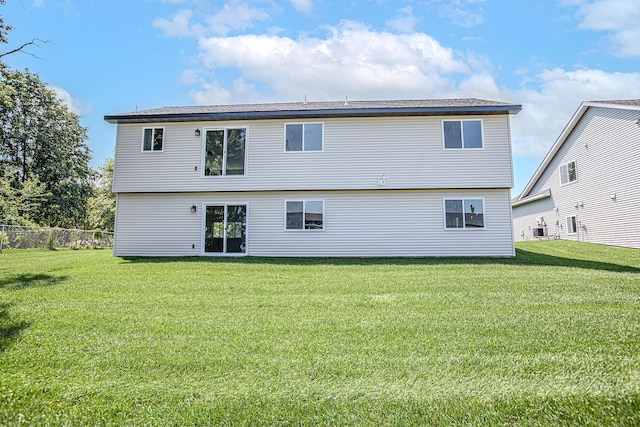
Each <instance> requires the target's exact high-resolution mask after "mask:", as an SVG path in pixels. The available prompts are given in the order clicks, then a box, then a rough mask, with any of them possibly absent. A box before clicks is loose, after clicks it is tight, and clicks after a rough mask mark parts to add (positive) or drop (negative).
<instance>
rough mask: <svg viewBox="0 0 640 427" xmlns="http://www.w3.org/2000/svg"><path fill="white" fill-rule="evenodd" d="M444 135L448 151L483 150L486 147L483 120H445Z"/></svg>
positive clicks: (443, 122)
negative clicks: (483, 140) (483, 139)
mask: <svg viewBox="0 0 640 427" xmlns="http://www.w3.org/2000/svg"><path fill="white" fill-rule="evenodd" d="M442 133H443V139H444V148H445V149H447V150H449V149H452V150H455V149H467V150H468V149H481V148H483V146H484V144H483V142H482V121H481V120H443V121H442Z"/></svg>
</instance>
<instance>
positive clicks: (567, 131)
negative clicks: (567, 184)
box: [511, 99, 640, 207]
mask: <svg viewBox="0 0 640 427" xmlns="http://www.w3.org/2000/svg"><path fill="white" fill-rule="evenodd" d="M590 107H604V108H618V109H624V110H638V111H640V99H620V100H609V101H588V102H583V103H582V104H580V107H579V108H578V110H577V111H576V112H575V113H574V114H573V117H571V120H569V123H567V125H566V126H565V128H564V129H563V131H562V133H561V134H560V136H559V137H558V139H556V142H555V143H554V144H553V146H551V149H550V150H549V152H548V153H547V155H546V156H545V158H544V159H543V160H542V163H540V166H538V169H536V171H535V173H534V174H533V176H532V177H531V179H530V180H529V182H528V183H527V185H526V186H525V187H524V190H522V193H520V195H519V196H517V197H515V198H514V199H513V200H512V203H511V205H512V206H513V207H515V206H519V205H523V204H525V203H529V202H533V201H534V200H539V199H541V198H544V197H549V196H551V190H549V189H545V190H542V191H539V192H537V193H535V194H529V193H530V191H531V190H532V189H533V187H534V186H535V185H536V183H537V182H538V180H539V179H540V177H541V176H542V174H543V173H544V171H545V170H546V169H547V166H549V163H551V161H552V160H553V158H554V157H555V155H556V153H557V152H558V151H559V150H560V148H561V147H562V145H563V144H564V143H565V141H566V140H567V138H568V137H569V135H571V132H572V131H573V129H574V128H575V127H576V125H577V124H578V123H579V122H580V119H582V116H584V113H586V111H587V110H588V109H589V108H590ZM547 191H548V192H549V194H548V195H544V194H543V193H546V192H547Z"/></svg>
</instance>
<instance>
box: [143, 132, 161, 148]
mask: <svg viewBox="0 0 640 427" xmlns="http://www.w3.org/2000/svg"><path fill="white" fill-rule="evenodd" d="M163 139H164V128H144V130H143V132H142V151H162V150H163Z"/></svg>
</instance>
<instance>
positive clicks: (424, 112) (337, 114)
mask: <svg viewBox="0 0 640 427" xmlns="http://www.w3.org/2000/svg"><path fill="white" fill-rule="evenodd" d="M521 110H522V106H520V105H505V106H495V105H493V106H476V107H473V106H472V107H468V106H465V107H427V108H419V107H408V108H392V109H390V108H350V109H343V108H341V109H327V110H283V111H248V112H247V111H244V112H219V113H216V112H209V113H175V114H171V113H160V114H144V113H138V114H136V113H129V114H114V115H106V116H104V120H105V121H107V122H108V123H111V124H118V123H156V122H194V121H228V120H268V119H304V118H313V119H317V118H343V117H399V116H403V117H407V116H445V115H453V114H456V115H487V114H518V113H519V112H520V111H521Z"/></svg>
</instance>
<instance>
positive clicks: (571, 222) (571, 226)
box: [567, 215, 578, 234]
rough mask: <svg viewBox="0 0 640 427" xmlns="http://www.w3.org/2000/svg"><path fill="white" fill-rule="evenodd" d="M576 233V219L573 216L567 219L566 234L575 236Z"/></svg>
mask: <svg viewBox="0 0 640 427" xmlns="http://www.w3.org/2000/svg"><path fill="white" fill-rule="evenodd" d="M577 232H578V218H577V217H576V216H575V215H573V216H568V217H567V233H568V234H576V233H577Z"/></svg>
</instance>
